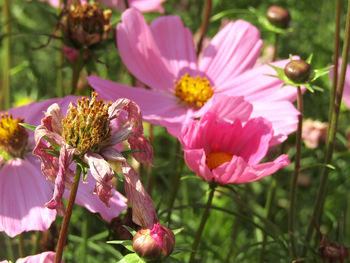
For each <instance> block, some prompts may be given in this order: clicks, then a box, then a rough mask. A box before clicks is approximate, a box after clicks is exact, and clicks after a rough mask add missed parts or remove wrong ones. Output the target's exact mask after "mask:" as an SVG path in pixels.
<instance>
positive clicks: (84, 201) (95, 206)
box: [64, 173, 127, 222]
mask: <svg viewBox="0 0 350 263" xmlns="http://www.w3.org/2000/svg"><path fill="white" fill-rule="evenodd" d="M95 183H96V181H95V180H94V179H93V177H92V175H91V174H89V173H88V176H87V177H86V179H85V180H84V182H83V180H80V182H79V187H78V193H77V197H76V199H75V203H76V204H78V205H80V206H83V207H85V208H86V209H88V210H89V211H90V212H92V213H99V214H100V215H101V216H102V218H103V219H104V220H106V221H108V222H110V221H111V220H112V218H114V217H117V216H119V214H120V213H121V212H122V211H124V210H125V209H126V208H127V205H126V202H127V199H126V198H125V197H124V196H123V195H122V194H120V193H119V192H117V191H116V190H114V189H112V190H111V196H112V197H111V199H110V200H109V206H110V207H107V206H106V204H105V203H103V202H102V201H101V200H100V199H99V198H98V195H96V194H94V190H95ZM64 197H65V198H66V199H68V198H69V191H65V194H64Z"/></svg>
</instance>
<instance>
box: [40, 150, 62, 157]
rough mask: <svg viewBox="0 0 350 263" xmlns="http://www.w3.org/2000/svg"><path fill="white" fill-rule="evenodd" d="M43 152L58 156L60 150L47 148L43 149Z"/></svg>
mask: <svg viewBox="0 0 350 263" xmlns="http://www.w3.org/2000/svg"><path fill="white" fill-rule="evenodd" d="M43 151H44V152H47V153H48V154H51V155H53V156H56V157H59V156H60V152H58V151H55V150H49V149H43Z"/></svg>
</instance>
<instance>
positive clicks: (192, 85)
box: [175, 73, 214, 107]
mask: <svg viewBox="0 0 350 263" xmlns="http://www.w3.org/2000/svg"><path fill="white" fill-rule="evenodd" d="M175 83H176V85H175V95H176V97H178V98H180V99H181V100H182V101H184V102H185V103H186V104H187V105H188V106H191V107H192V106H196V107H202V106H203V105H204V104H205V103H206V102H207V101H208V100H209V99H210V98H211V97H212V96H213V94H214V90H213V89H212V87H211V86H210V83H209V81H208V80H207V79H206V78H202V77H199V76H196V77H194V78H193V77H190V76H189V75H188V73H186V74H185V75H184V76H182V77H181V79H180V80H179V81H177V82H175Z"/></svg>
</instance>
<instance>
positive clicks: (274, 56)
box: [272, 33, 279, 62]
mask: <svg viewBox="0 0 350 263" xmlns="http://www.w3.org/2000/svg"><path fill="white" fill-rule="evenodd" d="M278 40H279V34H277V33H275V42H274V44H273V54H272V62H274V61H276V58H277V48H278Z"/></svg>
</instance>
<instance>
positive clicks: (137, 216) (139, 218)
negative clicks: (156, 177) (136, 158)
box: [122, 162, 158, 228]
mask: <svg viewBox="0 0 350 263" xmlns="http://www.w3.org/2000/svg"><path fill="white" fill-rule="evenodd" d="M122 169H123V174H124V176H125V192H126V195H127V196H128V199H129V203H130V206H131V207H132V220H133V221H134V223H136V224H138V225H139V226H141V227H142V228H148V227H150V226H152V225H153V224H155V223H157V222H158V217H157V214H156V210H155V208H154V204H153V201H152V198H151V197H150V196H149V194H148V193H147V192H146V190H145V188H144V187H143V185H142V182H141V180H140V177H139V175H138V174H137V173H136V172H135V170H134V169H133V168H132V167H131V166H130V165H129V164H128V163H127V162H124V163H123V167H122Z"/></svg>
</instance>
